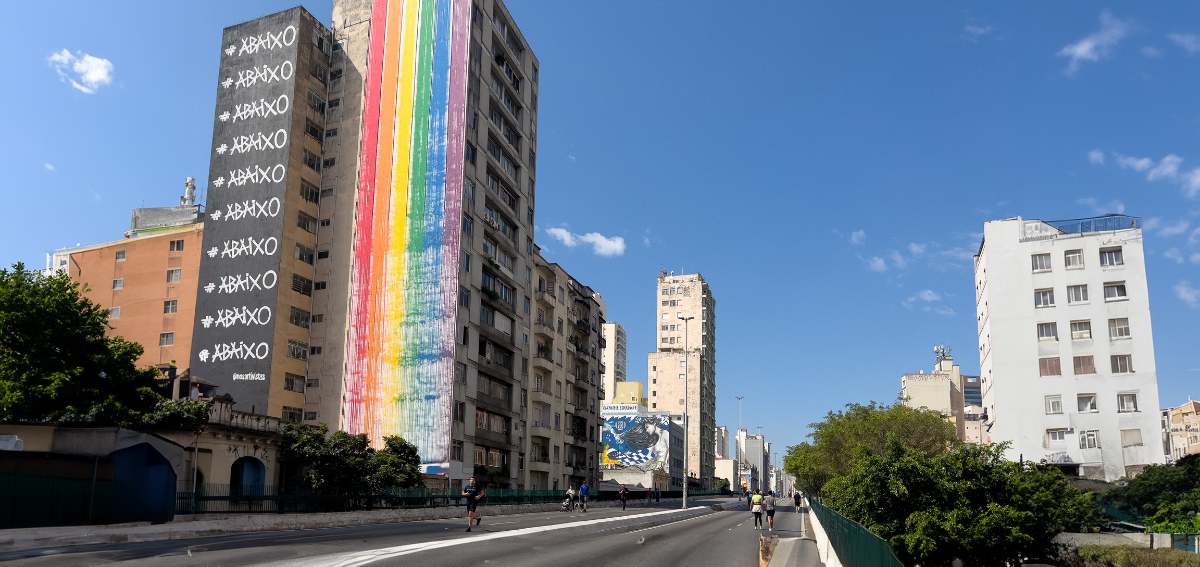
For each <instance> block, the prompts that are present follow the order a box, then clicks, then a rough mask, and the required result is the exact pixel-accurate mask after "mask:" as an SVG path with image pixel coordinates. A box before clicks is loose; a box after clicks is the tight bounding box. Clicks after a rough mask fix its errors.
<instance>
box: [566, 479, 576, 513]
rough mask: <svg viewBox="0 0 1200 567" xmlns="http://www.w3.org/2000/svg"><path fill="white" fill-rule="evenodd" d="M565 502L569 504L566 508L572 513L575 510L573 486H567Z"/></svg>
mask: <svg viewBox="0 0 1200 567" xmlns="http://www.w3.org/2000/svg"><path fill="white" fill-rule="evenodd" d="M567 501H568V502H570V503H571V505H570V506H568V508H570V509H571V510H572V511H574V510H575V485H574V484H571V485H568V486H567Z"/></svg>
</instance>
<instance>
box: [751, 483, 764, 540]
mask: <svg viewBox="0 0 1200 567" xmlns="http://www.w3.org/2000/svg"><path fill="white" fill-rule="evenodd" d="M750 513H751V514H754V529H755V530H762V514H763V495H762V491H761V490H759V489H757V488H756V489H754V494H753V495H751V496H750Z"/></svg>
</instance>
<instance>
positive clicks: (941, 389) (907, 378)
mask: <svg viewBox="0 0 1200 567" xmlns="http://www.w3.org/2000/svg"><path fill="white" fill-rule="evenodd" d="M963 381H964V378H963V375H962V371H961V369H960V368H959V366H958V364H955V363H954V359H953V358H951V357H950V355H949V352H948V351H941V352H940V353H939V354H938V356H937V359H936V360H935V361H934V368H933V371H932V372H929V373H928V374H926V373H925V371H924V370H922V371H920V372H917V373H909V374H905V375H903V376H901V377H900V399H901V400H902V401H903V403H904V404H905V405H907V406H909V407H914V408H925V409H928V410H933V411H936V412H938V413H940V414H942V415H943V416H945V418H946V421H948V422H950V424H951V425H953V426H954V430H955V432H956V435H957V436H958V438H959V440H962V439H964V438H965V437H966V414H965V412H964V399H963V389H962V386H963Z"/></svg>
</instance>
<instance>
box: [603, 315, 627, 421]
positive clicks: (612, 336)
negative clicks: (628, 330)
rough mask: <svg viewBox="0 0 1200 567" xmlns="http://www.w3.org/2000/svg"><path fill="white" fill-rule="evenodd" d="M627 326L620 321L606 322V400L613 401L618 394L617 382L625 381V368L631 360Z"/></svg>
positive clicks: (604, 380) (604, 379) (604, 381)
mask: <svg viewBox="0 0 1200 567" xmlns="http://www.w3.org/2000/svg"><path fill="white" fill-rule="evenodd" d="M626 346H627V344H626V339H625V327H623V326H622V325H621V324H620V323H605V324H604V349H603V352H604V356H603V359H604V360H603V362H604V374H603V375H602V376H601V380H602V382H603V384H604V401H606V402H611V401H613V400H614V396H616V394H617V384H619V383H621V382H624V381H625V370H626V366H627V363H628V360H629V355H628V352H627V351H626Z"/></svg>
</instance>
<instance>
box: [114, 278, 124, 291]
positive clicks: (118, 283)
mask: <svg viewBox="0 0 1200 567" xmlns="http://www.w3.org/2000/svg"><path fill="white" fill-rule="evenodd" d="M113 289H125V278H117V279H115V280H113Z"/></svg>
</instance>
